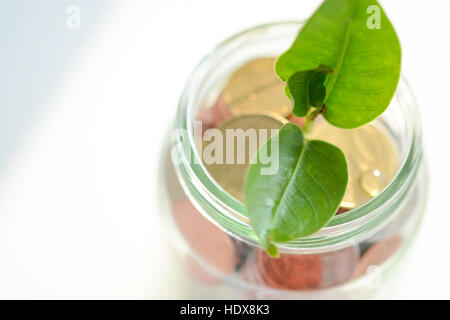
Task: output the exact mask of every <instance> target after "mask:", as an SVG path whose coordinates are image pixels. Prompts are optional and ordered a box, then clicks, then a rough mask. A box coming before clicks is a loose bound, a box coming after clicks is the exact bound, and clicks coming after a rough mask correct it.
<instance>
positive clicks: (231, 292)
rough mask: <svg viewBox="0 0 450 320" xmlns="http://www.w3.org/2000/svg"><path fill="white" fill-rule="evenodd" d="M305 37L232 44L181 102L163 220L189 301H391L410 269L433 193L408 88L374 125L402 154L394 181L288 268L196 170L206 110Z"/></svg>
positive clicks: (295, 246)
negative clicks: (229, 86)
mask: <svg viewBox="0 0 450 320" xmlns="http://www.w3.org/2000/svg"><path fill="white" fill-rule="evenodd" d="M301 27H302V24H301V23H297V22H282V23H274V24H267V25H263V26H258V27H255V28H252V29H249V30H246V31H243V32H241V33H239V34H237V35H235V36H233V37H231V38H229V39H227V40H226V41H224V42H222V43H221V44H220V45H219V46H218V47H216V48H215V49H214V50H213V51H212V52H210V53H209V54H208V55H207V56H206V57H205V58H204V59H203V60H202V61H201V63H200V64H199V66H198V67H197V68H196V69H195V71H194V72H193V73H192V75H191V77H190V78H189V80H188V82H187V84H186V87H185V90H184V92H183V93H182V96H181V99H180V103H179V107H178V111H177V114H176V120H175V124H174V128H173V130H172V131H171V134H170V135H168V138H167V140H168V142H167V148H166V149H165V150H164V151H163V152H164V154H163V161H162V163H161V164H162V165H161V172H160V173H161V179H160V180H161V181H160V182H161V186H162V187H161V204H162V214H163V220H164V222H165V225H166V227H167V228H168V230H169V231H170V232H169V235H170V236H169V238H170V241H171V244H172V245H173V247H174V248H175V251H176V252H177V256H178V258H179V261H180V264H179V266H180V268H181V270H182V273H183V274H184V275H185V277H183V281H181V282H182V283H180V284H179V286H180V288H179V290H180V291H181V292H182V294H181V296H183V297H185V298H199V299H211V298H217V299H243V298H257V299H258V298H272V299H311V298H312V299H342V298H344V299H345V298H349V299H351V298H374V297H380V296H384V295H385V294H386V292H387V291H388V289H389V284H390V283H391V282H392V279H394V278H395V272H393V271H394V270H398V269H400V268H403V267H407V266H402V265H401V264H399V261H400V260H402V259H401V258H402V257H403V256H404V253H405V252H407V251H408V248H409V246H410V244H411V242H412V240H413V238H414V235H415V233H416V231H417V229H418V227H419V224H420V220H421V217H422V214H423V211H424V203H425V198H426V189H427V184H426V170H425V168H424V165H423V162H422V147H421V131H420V120H419V117H418V111H417V108H416V104H415V101H414V98H413V96H412V93H411V91H410V89H409V87H408V85H407V84H406V81H405V79H404V78H402V79H401V81H400V83H399V87H398V90H397V93H396V96H395V98H394V99H393V101H392V103H391V105H390V107H389V108H388V110H387V111H386V112H385V113H384V114H383V115H382V116H381V117H380V118H379V119H377V120H376V122H377V125H379V126H382V127H383V128H384V129H385V131H386V132H388V134H389V135H390V137H391V139H392V141H393V142H394V144H395V146H396V148H397V151H398V154H399V160H400V167H399V170H398V172H397V174H396V175H395V177H394V178H393V180H392V181H391V182H390V184H389V185H388V186H387V187H386V188H385V189H384V190H383V191H382V192H380V193H379V194H378V195H377V196H376V197H374V198H373V199H372V200H370V201H369V202H367V203H365V204H364V205H362V206H360V207H358V208H356V209H353V210H351V211H348V212H346V213H343V214H340V215H338V216H335V217H334V218H333V219H332V220H331V222H330V223H329V224H328V226H327V227H325V228H323V229H322V230H320V231H319V232H318V233H317V234H314V235H312V236H310V237H307V238H302V239H297V240H295V241H292V242H291V243H288V244H285V245H282V246H281V252H282V258H281V259H278V260H276V261H273V260H271V259H268V257H267V256H265V254H264V253H263V252H262V250H261V249H260V247H259V246H258V242H257V241H256V238H255V236H254V234H253V232H252V230H251V227H250V226H249V224H248V219H247V218H246V208H245V205H244V204H242V203H241V202H239V201H237V200H236V199H234V198H233V197H231V196H230V195H229V194H227V193H226V192H225V191H224V190H223V189H222V188H221V187H220V186H219V185H217V183H216V182H215V181H214V180H213V179H212V178H211V176H210V175H209V174H208V172H207V171H206V169H205V167H204V166H203V165H202V164H201V163H200V161H198V159H199V155H198V154H197V151H196V147H195V137H194V134H193V131H194V130H193V125H194V119H195V118H196V115H197V113H198V112H199V110H200V109H202V108H205V107H208V106H210V105H212V104H213V102H214V101H215V100H216V99H217V97H218V95H219V94H220V90H221V88H222V87H223V85H224V82H225V81H226V79H227V78H229V77H230V75H231V74H232V73H233V71H235V70H236V69H237V68H238V67H239V66H241V65H242V64H243V63H245V62H247V61H249V60H252V59H255V58H259V57H275V56H278V55H280V54H281V53H282V52H283V51H284V50H286V49H287V48H288V47H289V46H290V44H291V43H292V41H293V40H294V39H295V36H296V35H297V33H298V31H299V29H300V28H301ZM180 130H181V131H183V132H186V136H185V138H184V139H183V141H180V140H179V139H177V137H178V136H179V135H178V133H179V132H180ZM177 132H178V133H177ZM172 159H175V164H174V163H173V162H172ZM188 159H189V160H188Z"/></svg>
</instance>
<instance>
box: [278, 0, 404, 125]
mask: <svg viewBox="0 0 450 320" xmlns="http://www.w3.org/2000/svg"><path fill="white" fill-rule="evenodd" d="M374 6H376V7H374ZM373 8H378V9H377V10H374V11H373ZM377 13H379V18H380V19H379V22H380V24H379V26H380V29H377V28H376V27H375V28H374V27H373V25H372V22H373V20H374V19H375V20H376V18H377V16H376V15H377ZM369 27H370V28H369ZM400 63H401V48H400V43H399V40H398V38H397V35H396V33H395V31H394V28H393V27H392V25H391V23H390V22H389V19H388V18H387V16H386V14H385V13H384V11H383V9H382V8H381V6H380V5H379V3H378V1H376V0H326V1H324V3H323V4H322V5H321V7H320V8H319V9H318V10H317V11H316V12H315V13H314V14H313V16H312V17H311V18H310V19H309V20H308V22H307V23H306V25H305V26H304V27H303V28H302V30H301V31H300V33H299V35H298V36H297V39H296V40H295V42H294V43H293V45H292V46H291V48H290V49H289V50H288V51H286V52H285V53H284V54H283V55H281V56H280V57H279V59H278V60H277V62H276V65H275V70H276V72H277V74H278V76H279V77H280V78H281V79H282V80H284V81H286V80H287V79H289V77H290V76H291V75H292V74H294V73H295V72H298V71H302V70H313V69H316V68H317V67H318V66H319V65H321V64H325V65H328V66H330V67H331V68H332V69H333V73H332V74H331V75H330V76H329V77H328V78H327V81H326V97H325V99H324V103H325V104H326V110H325V112H324V114H323V115H324V117H325V119H327V120H328V121H329V122H330V123H331V124H333V125H335V126H338V127H341V128H356V127H359V126H362V125H364V124H366V123H368V122H370V121H372V120H374V119H375V118H376V117H378V116H379V115H381V114H382V113H383V112H384V110H385V109H386V108H387V107H388V105H389V103H390V101H391V100H392V97H393V95H394V93H395V90H396V88H397V84H398V81H399V77H400Z"/></svg>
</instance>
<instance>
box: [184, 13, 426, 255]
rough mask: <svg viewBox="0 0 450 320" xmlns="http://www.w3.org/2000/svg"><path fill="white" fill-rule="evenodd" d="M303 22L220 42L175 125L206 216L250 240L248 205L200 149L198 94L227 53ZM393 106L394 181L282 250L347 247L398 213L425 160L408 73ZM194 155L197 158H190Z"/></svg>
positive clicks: (191, 187)
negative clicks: (212, 170) (398, 145)
mask: <svg viewBox="0 0 450 320" xmlns="http://www.w3.org/2000/svg"><path fill="white" fill-rule="evenodd" d="M302 26H303V23H301V22H293V21H289V22H276V23H270V24H264V25H259V26H256V27H253V28H250V29H247V30H244V31H241V32H240V33H238V34H236V35H234V36H232V37H230V38H228V39H226V40H225V41H223V42H221V43H220V44H219V45H218V46H217V47H216V48H215V49H213V50H212V51H211V52H210V53H209V54H208V55H207V56H206V57H205V58H204V59H203V60H202V61H201V62H200V63H199V65H198V66H197V67H196V69H195V70H194V71H193V73H192V74H191V76H190V77H189V80H188V81H187V84H186V86H185V89H184V91H183V93H182V96H181V99H180V102H179V107H178V112H177V118H176V123H175V128H177V129H182V130H186V131H187V140H188V141H187V142H186V141H185V143H182V144H177V146H175V151H176V153H177V157H178V159H179V160H178V164H175V169H176V172H177V175H178V178H179V180H180V182H181V184H182V186H183V188H184V190H185V192H186V193H187V194H188V196H189V197H190V200H191V201H192V202H193V204H194V205H195V206H196V207H197V209H199V211H200V212H201V213H202V214H203V215H204V216H205V217H206V218H207V219H209V220H210V221H211V222H213V223H214V224H216V225H217V226H219V227H220V228H222V229H224V230H225V231H226V232H228V233H231V234H233V235H234V236H236V237H238V238H240V240H242V241H245V242H250V243H254V244H256V243H257V239H256V236H255V235H254V233H253V231H252V228H251V226H250V225H249V219H248V217H247V215H246V212H247V209H246V206H245V205H244V204H243V203H241V202H240V201H238V200H237V199H235V198H234V197H232V196H231V195H230V194H228V193H227V192H226V191H225V190H224V189H223V188H222V187H221V186H219V185H218V184H217V183H216V182H215V181H214V179H213V178H212V177H211V175H210V174H209V172H208V171H207V169H206V168H205V166H204V165H203V163H202V161H201V160H200V159H201V157H200V155H199V154H198V152H197V148H196V147H195V145H196V144H195V137H194V134H193V132H194V130H193V129H194V128H193V122H194V121H193V119H195V116H196V114H194V113H195V112H196V111H197V110H198V108H196V106H197V107H198V101H196V97H198V96H199V95H201V92H203V94H204V93H205V92H208V90H211V86H205V85H204V84H203V80H204V79H205V78H207V77H208V76H209V75H210V72H211V70H212V68H213V67H214V65H215V64H220V63H221V60H222V59H223V58H224V57H230V56H232V55H233V54H236V52H239V49H241V50H242V45H245V43H246V41H249V39H253V38H254V37H261V38H262V39H263V38H264V36H266V35H268V34H270V36H276V35H277V34H278V33H283V32H289V33H290V34H291V36H292V37H294V36H295V35H296V34H297V33H298V31H299V30H300V29H301V27H302ZM287 48H288V47H286V48H279V49H281V50H285V49H287ZM228 72H229V70H228ZM391 108H396V109H395V112H396V114H397V118H396V119H394V122H395V123H396V124H397V125H399V127H400V129H401V131H400V132H399V133H397V135H401V137H399V138H401V139H402V141H403V146H402V149H403V151H402V154H399V156H400V159H399V168H398V170H397V173H396V174H395V176H394V177H393V178H392V180H391V181H390V183H389V184H388V185H387V186H386V187H385V188H384V189H383V190H382V191H381V192H380V193H378V194H377V195H376V196H375V197H373V198H372V199H370V200H369V201H367V202H366V203H364V204H362V205H361V206H359V207H357V208H355V209H352V210H350V211H348V212H345V213H342V214H340V215H335V216H334V217H333V218H332V219H331V220H330V222H329V223H328V225H327V226H326V227H324V228H322V229H321V230H319V231H318V232H317V233H315V234H313V235H311V236H309V237H304V238H299V239H296V240H294V241H291V242H289V243H283V244H279V247H280V250H281V251H282V252H289V251H291V250H294V249H298V248H303V249H305V250H308V249H312V248H314V249H315V250H316V249H317V248H323V249H324V250H326V248H329V247H333V248H335V247H345V246H347V245H348V244H349V243H350V242H354V241H356V240H359V239H361V238H362V237H368V236H370V235H371V234H373V233H374V232H376V230H378V229H379V228H380V227H381V226H382V225H384V223H387V222H388V220H389V218H390V217H391V216H392V215H393V214H394V213H395V211H396V209H397V208H398V207H399V206H400V205H401V203H402V201H403V199H404V197H405V196H406V194H407V191H408V190H409V189H410V187H411V185H412V183H413V182H414V180H415V177H416V174H417V171H418V169H419V167H420V163H421V160H422V147H421V126H420V118H419V112H418V108H417V104H416V101H415V98H414V96H413V93H412V91H411V89H410V87H409V85H408V83H407V81H406V79H405V77H404V76H403V75H402V76H401V78H400V81H399V84H398V88H397V91H396V93H395V96H394V98H393V100H392V102H391V105H390V106H389V107H388V109H387V110H390V109H391ZM385 113H386V112H385ZM386 117H388V116H387V115H385V114H383V115H382V116H380V118H379V119H381V120H382V119H383V118H386ZM192 157H194V161H192V160H191V161H188V159H192ZM315 252H316V251H315Z"/></svg>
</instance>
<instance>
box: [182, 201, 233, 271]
mask: <svg viewBox="0 0 450 320" xmlns="http://www.w3.org/2000/svg"><path fill="white" fill-rule="evenodd" d="M173 215H174V219H175V222H176V224H177V226H178V229H179V230H180V232H181V234H182V235H183V237H184V238H185V240H186V241H187V243H188V244H189V245H190V247H191V248H192V250H193V251H194V252H195V254H197V255H198V256H199V257H200V258H202V259H203V260H204V261H205V262H206V263H208V264H210V265H211V266H212V267H214V268H215V269H216V270H217V271H218V272H220V273H222V274H224V275H227V274H230V273H232V272H233V271H234V269H235V268H236V265H237V263H238V256H237V253H236V250H235V246H234V244H233V242H232V240H231V238H230V237H229V236H228V235H227V234H226V233H225V232H223V231H222V230H221V229H219V228H218V227H216V226H215V225H213V224H212V223H211V222H209V221H208V220H207V219H206V218H205V217H203V216H202V214H201V213H200V212H199V211H198V210H197V209H196V208H195V207H194V205H193V204H192V203H191V202H190V201H189V200H188V199H184V200H181V201H180V202H178V203H177V204H176V205H175V206H174V208H173Z"/></svg>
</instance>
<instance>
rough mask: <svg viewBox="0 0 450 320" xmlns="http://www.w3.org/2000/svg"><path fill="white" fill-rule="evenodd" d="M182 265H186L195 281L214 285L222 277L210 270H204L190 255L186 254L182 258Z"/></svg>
mask: <svg viewBox="0 0 450 320" xmlns="http://www.w3.org/2000/svg"><path fill="white" fill-rule="evenodd" d="M184 265H185V266H186V269H187V271H188V272H189V274H190V275H191V276H192V277H193V278H194V279H196V280H197V281H199V282H201V283H204V284H209V285H215V284H219V283H221V282H222V279H221V278H219V277H216V276H214V275H212V274H211V273H210V272H208V271H206V270H205V269H204V268H203V267H202V266H201V265H200V264H199V263H198V262H197V261H195V259H194V258H193V257H191V256H187V257H185V259H184Z"/></svg>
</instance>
